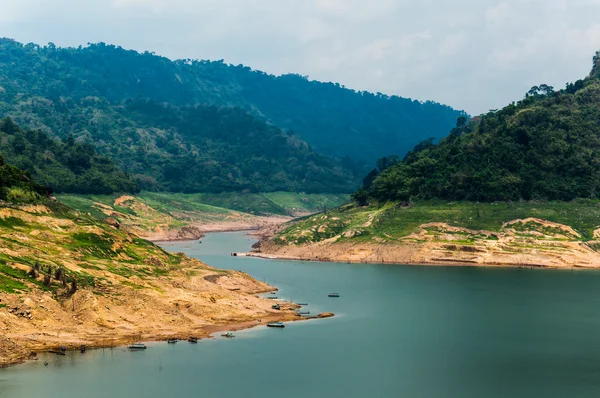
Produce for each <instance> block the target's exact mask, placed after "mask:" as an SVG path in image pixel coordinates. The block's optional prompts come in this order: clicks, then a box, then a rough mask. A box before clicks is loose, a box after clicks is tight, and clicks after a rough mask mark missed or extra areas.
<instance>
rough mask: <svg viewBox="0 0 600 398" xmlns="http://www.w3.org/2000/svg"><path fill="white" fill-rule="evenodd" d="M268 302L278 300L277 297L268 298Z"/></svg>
mask: <svg viewBox="0 0 600 398" xmlns="http://www.w3.org/2000/svg"><path fill="white" fill-rule="evenodd" d="M267 299H268V300H277V296H272V297H267Z"/></svg>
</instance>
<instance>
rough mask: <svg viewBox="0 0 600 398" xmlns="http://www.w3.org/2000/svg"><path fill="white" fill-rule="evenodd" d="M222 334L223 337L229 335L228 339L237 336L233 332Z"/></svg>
mask: <svg viewBox="0 0 600 398" xmlns="http://www.w3.org/2000/svg"><path fill="white" fill-rule="evenodd" d="M221 336H223V337H227V338H228V339H230V338H233V337H235V336H234V334H233V333H231V332H227V333H225V334H222V335H221Z"/></svg>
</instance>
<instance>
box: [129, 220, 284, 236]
mask: <svg viewBox="0 0 600 398" xmlns="http://www.w3.org/2000/svg"><path fill="white" fill-rule="evenodd" d="M290 220H291V218H290V217H283V216H256V217H252V218H243V219H233V220H228V221H217V222H204V223H191V224H190V225H187V226H185V227H180V228H173V229H168V228H163V229H158V230H155V231H143V230H135V231H132V232H134V233H136V234H137V235H138V236H140V237H142V238H144V239H147V240H149V241H152V242H167V241H184V240H197V239H201V238H203V237H204V235H205V234H207V233H211V232H237V231H256V233H257V234H259V235H261V236H262V234H263V233H265V234H266V233H268V232H267V231H271V230H273V229H275V228H276V227H278V226H279V225H281V224H283V223H286V222H288V221H290ZM260 231H265V232H260Z"/></svg>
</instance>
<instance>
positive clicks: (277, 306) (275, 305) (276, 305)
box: [271, 304, 281, 310]
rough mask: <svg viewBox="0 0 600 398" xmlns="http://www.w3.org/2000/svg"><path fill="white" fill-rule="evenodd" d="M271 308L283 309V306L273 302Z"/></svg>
mask: <svg viewBox="0 0 600 398" xmlns="http://www.w3.org/2000/svg"><path fill="white" fill-rule="evenodd" d="M271 308H273V309H274V310H280V309H281V307H280V306H279V304H273V305H272V306H271Z"/></svg>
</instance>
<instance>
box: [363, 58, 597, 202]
mask: <svg viewBox="0 0 600 398" xmlns="http://www.w3.org/2000/svg"><path fill="white" fill-rule="evenodd" d="M599 63H600V55H599V54H596V56H595V57H594V69H593V71H592V73H591V75H590V76H589V77H588V78H586V79H584V80H579V81H577V82H575V83H573V84H567V87H566V88H565V89H564V90H560V91H554V90H553V88H552V87H549V86H547V85H541V86H539V87H538V86H536V87H533V88H532V89H531V90H530V91H529V93H527V96H526V98H525V99H524V100H522V101H519V102H518V103H516V104H514V103H513V104H510V105H508V106H507V107H505V108H504V109H501V110H499V111H491V112H489V113H488V114H485V115H481V116H480V117H477V118H473V119H472V120H471V121H470V122H467V120H466V119H465V118H462V117H460V118H459V119H458V122H457V126H456V128H454V129H453V130H452V132H451V134H450V135H449V136H448V137H446V138H445V139H443V140H442V141H441V142H440V143H439V144H438V145H436V144H433V143H432V142H431V141H426V142H423V143H421V144H420V145H418V146H417V147H415V149H414V150H413V151H412V152H410V153H409V154H408V155H407V156H406V157H405V158H404V160H402V161H401V162H398V163H397V164H395V165H393V166H391V167H388V168H386V169H384V170H381V169H380V170H379V171H374V172H372V173H371V174H370V175H369V178H367V179H365V184H364V187H363V189H361V190H360V191H359V192H357V194H356V195H355V198H356V199H357V200H358V202H359V203H361V204H365V203H366V202H368V201H369V200H375V201H379V202H386V201H388V200H397V201H403V202H408V201H410V200H414V199H430V198H441V199H447V200H469V201H487V202H489V201H509V200H521V199H524V200H531V199H534V200H565V201H568V200H572V199H575V198H593V199H597V198H599V197H600V77H599V76H598V70H599V67H598V64H599Z"/></svg>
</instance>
